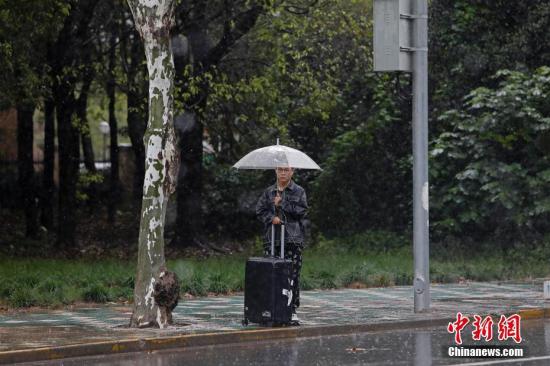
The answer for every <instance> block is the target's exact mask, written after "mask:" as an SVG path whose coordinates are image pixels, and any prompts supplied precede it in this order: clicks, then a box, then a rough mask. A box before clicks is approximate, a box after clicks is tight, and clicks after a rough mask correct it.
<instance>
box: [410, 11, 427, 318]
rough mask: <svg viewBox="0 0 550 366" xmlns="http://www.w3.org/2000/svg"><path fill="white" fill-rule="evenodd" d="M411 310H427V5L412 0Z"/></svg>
mask: <svg viewBox="0 0 550 366" xmlns="http://www.w3.org/2000/svg"><path fill="white" fill-rule="evenodd" d="M413 14H414V25H413V39H414V55H413V124H412V130H413V232H414V235H413V247H414V311H415V312H421V311H425V310H428V309H429V308H430V273H429V268H430V267H429V246H430V245H429V234H428V225H429V223H428V220H429V216H428V202H429V195H428V2H427V0H413Z"/></svg>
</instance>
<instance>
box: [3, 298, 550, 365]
mask: <svg viewBox="0 0 550 366" xmlns="http://www.w3.org/2000/svg"><path fill="white" fill-rule="evenodd" d="M511 314H513V313H509V314H506V315H511ZM515 314H520V316H521V318H522V319H525V320H526V319H540V318H550V308H537V309H528V310H520V311H518V312H515ZM490 315H493V314H490ZM454 320H455V319H453V318H433V319H421V320H410V321H394V322H384V323H372V324H342V325H321V326H311V327H283V328H268V329H254V330H242V331H241V330H239V331H225V332H215V333H203V334H186V335H179V336H170V337H163V338H138V339H122V340H112V341H104V342H94V343H85V344H75V345H68V346H57V347H44V348H32V349H26V350H17V351H5V352H0V364H9V363H20V362H36V361H47V360H58V359H63V358H70V357H84V356H96V355H116V354H123V353H129V352H153V351H160V350H166V349H171V348H190V347H199V346H210V345H223V344H231V343H244V342H259V341H267V340H276V339H282V338H303V337H318V336H323V335H345V334H351V333H364V332H374V331H387V330H398V329H410V328H425V327H433V326H441V325H447V324H448V323H449V322H452V321H454Z"/></svg>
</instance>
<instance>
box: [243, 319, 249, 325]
mask: <svg viewBox="0 0 550 366" xmlns="http://www.w3.org/2000/svg"><path fill="white" fill-rule="evenodd" d="M242 325H243V326H245V327H246V326H247V325H248V319H247V318H244V319H243V321H242Z"/></svg>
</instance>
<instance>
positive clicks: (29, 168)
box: [17, 104, 38, 237]
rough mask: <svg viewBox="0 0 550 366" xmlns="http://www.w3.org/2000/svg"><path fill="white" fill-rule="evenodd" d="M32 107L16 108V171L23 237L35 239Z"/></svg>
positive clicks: (22, 106)
mask: <svg viewBox="0 0 550 366" xmlns="http://www.w3.org/2000/svg"><path fill="white" fill-rule="evenodd" d="M33 114H34V105H32V104H22V105H19V106H18V107H17V170H18V185H19V189H20V193H21V196H20V202H23V207H24V211H25V225H26V230H25V235H26V236H28V237H35V236H36V234H37V233H38V207H37V204H36V192H35V183H34V164H33V135H34V134H33V120H32V117H33Z"/></svg>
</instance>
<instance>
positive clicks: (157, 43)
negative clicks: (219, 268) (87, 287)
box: [128, 0, 179, 328]
mask: <svg viewBox="0 0 550 366" xmlns="http://www.w3.org/2000/svg"><path fill="white" fill-rule="evenodd" d="M128 4H129V5H130V9H131V10H132V14H133V16H134V21H135V24H136V27H137V29H138V30H139V32H140V35H141V37H142V40H143V43H144V48H145V55H146V58H147V69H148V71H149V121H148V125H147V130H146V132H145V137H144V141H145V146H146V149H145V179H144V183H143V200H142V202H143V203H142V212H141V223H140V231H139V252H138V268H137V275H136V284H135V289H134V311H133V314H132V318H131V320H130V326H131V327H151V326H154V327H159V328H164V327H166V326H167V325H168V324H169V321H170V319H171V316H170V311H171V309H169V308H168V307H166V306H159V305H158V304H157V303H156V301H155V298H154V291H155V283H156V282H158V281H159V278H160V277H161V276H162V275H164V271H165V267H164V262H165V260H164V219H165V216H166V207H167V203H168V198H169V196H170V194H171V193H172V192H173V191H174V190H175V183H176V182H175V180H176V177H177V168H178V165H179V163H178V154H177V151H176V135H175V131H174V124H173V89H174V61H173V58H172V50H171V45H170V37H169V31H170V27H171V24H172V22H173V17H174V0H139V1H138V0H128Z"/></svg>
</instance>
